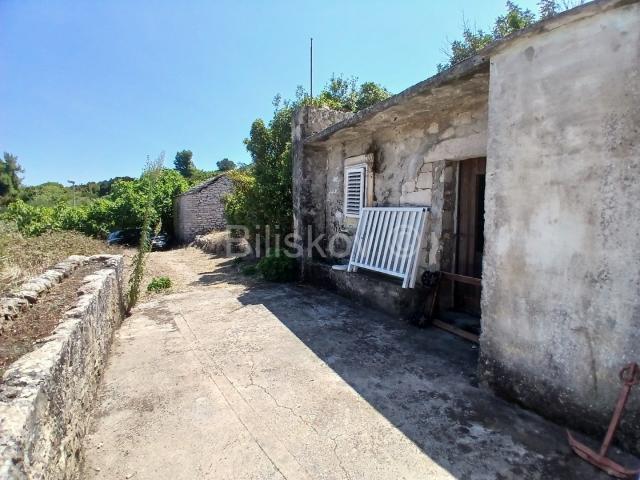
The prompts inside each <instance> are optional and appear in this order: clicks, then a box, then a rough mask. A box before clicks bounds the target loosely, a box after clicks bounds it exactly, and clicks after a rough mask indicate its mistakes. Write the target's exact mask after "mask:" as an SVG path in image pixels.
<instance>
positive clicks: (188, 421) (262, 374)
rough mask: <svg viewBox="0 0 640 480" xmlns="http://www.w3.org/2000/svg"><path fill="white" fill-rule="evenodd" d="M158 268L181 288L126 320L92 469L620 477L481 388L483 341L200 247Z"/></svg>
mask: <svg viewBox="0 0 640 480" xmlns="http://www.w3.org/2000/svg"><path fill="white" fill-rule="evenodd" d="M151 271H152V272H155V271H157V272H160V271H162V272H164V274H167V275H169V276H170V277H172V279H177V283H178V288H177V290H178V292H177V293H173V294H169V295H164V296H157V297H152V298H150V299H148V301H146V302H145V303H144V304H141V305H140V306H139V307H138V308H137V309H136V310H135V313H134V315H132V316H131V317H130V318H128V319H127V320H126V321H125V323H124V324H123V326H122V327H121V329H120V330H119V332H118V334H117V338H116V341H115V344H114V347H113V350H112V353H111V358H110V361H109V365H108V367H107V371H106V373H105V377H104V379H103V384H102V386H101V390H100V393H99V399H98V406H97V408H96V411H95V418H94V422H93V426H92V429H91V432H90V434H89V436H88V438H87V439H86V442H85V452H84V453H85V467H84V473H83V477H82V478H95V479H128V478H134V479H136V480H142V479H154V480H162V479H167V480H168V479H172V480H176V479H190V480H191V479H201V478H202V479H205V478H212V479H213V478H215V479H268V478H274V479H276V478H288V479H295V480H297V479H305V478H310V479H311V478H313V479H368V480H373V479H426V478H428V479H451V478H459V479H512V478H513V479H515V478H518V479H554V478H562V479H574V478H575V479H599V478H603V479H604V478H609V477H607V476H605V475H603V474H600V473H599V472H598V471H596V470H595V469H593V468H592V467H590V466H589V465H587V464H585V463H584V462H582V461H581V460H579V459H578V458H577V457H575V456H574V455H573V454H571V452H570V450H569V448H568V447H567V445H566V437H565V434H564V431H563V430H562V429H561V428H560V427H558V426H556V425H554V424H552V423H549V422H547V421H545V420H543V419H541V418H540V417H538V416H536V415H534V414H532V413H530V412H527V411H525V410H522V409H520V408H518V407H517V406H515V405H512V404H509V403H507V402H504V401H502V400H500V399H497V398H496V397H494V396H493V395H492V394H491V393H490V392H487V391H484V390H482V389H480V388H478V387H477V386H476V384H477V382H476V378H475V364H476V359H477V353H478V352H477V349H476V348H475V347H473V346H472V345H471V344H470V343H467V342H465V341H463V340H461V339H458V338H456V337H453V336H451V335H449V334H446V333H444V332H441V331H438V330H433V329H427V330H419V329H416V328H414V327H411V326H409V325H406V324H403V323H401V322H400V321H398V320H395V319H393V318H390V317H388V316H385V315H383V314H380V313H377V312H375V311H372V310H368V309H366V308H362V307H359V306H357V305H355V304H353V303H351V302H350V301H348V300H345V299H343V298H341V297H338V296H336V295H334V294H332V293H329V292H325V291H322V290H318V289H314V288H310V287H305V286H293V285H274V284H267V283H260V282H255V281H247V280H246V279H244V278H240V277H238V276H237V275H236V274H234V273H233V267H232V266H231V264H230V262H228V261H224V260H216V259H211V258H209V256H207V255H205V254H204V253H201V252H199V251H196V250H194V249H183V250H175V251H171V252H162V253H154V254H153V256H152V258H151Z"/></svg>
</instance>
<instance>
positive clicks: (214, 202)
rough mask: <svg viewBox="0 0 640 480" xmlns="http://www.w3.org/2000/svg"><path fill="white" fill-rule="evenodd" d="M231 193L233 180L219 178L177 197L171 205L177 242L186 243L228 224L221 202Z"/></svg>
mask: <svg viewBox="0 0 640 480" xmlns="http://www.w3.org/2000/svg"><path fill="white" fill-rule="evenodd" d="M232 192H233V182H232V180H231V179H230V178H229V177H228V176H227V175H220V176H219V177H216V178H214V179H212V180H209V181H207V182H205V183H203V184H202V185H198V186H197V187H194V188H192V189H191V190H189V191H187V192H185V193H183V194H182V195H180V196H179V197H178V198H177V199H176V204H175V206H174V211H175V233H176V237H177V240H178V241H179V242H180V243H189V242H192V241H193V240H194V239H195V238H196V235H202V234H205V233H208V232H211V231H213V230H224V229H225V228H226V227H227V221H226V219H225V217H224V205H223V203H222V200H223V198H224V196H225V195H227V194H229V193H232Z"/></svg>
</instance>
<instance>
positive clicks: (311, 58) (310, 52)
mask: <svg viewBox="0 0 640 480" xmlns="http://www.w3.org/2000/svg"><path fill="white" fill-rule="evenodd" d="M309 84H310V85H309V96H310V97H311V99H312V100H313V37H311V47H310V49H309Z"/></svg>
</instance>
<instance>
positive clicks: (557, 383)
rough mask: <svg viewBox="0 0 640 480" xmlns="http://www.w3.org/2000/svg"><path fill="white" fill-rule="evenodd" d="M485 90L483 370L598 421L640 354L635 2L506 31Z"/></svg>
mask: <svg viewBox="0 0 640 480" xmlns="http://www.w3.org/2000/svg"><path fill="white" fill-rule="evenodd" d="M622 5H624V4H622ZM490 92H491V94H490V98H489V105H490V110H489V143H488V159H487V181H486V199H485V205H486V224H485V254H484V267H483V272H484V273H483V277H484V278H483V297H482V324H483V327H482V328H483V332H482V336H481V351H482V362H481V375H482V377H483V378H484V380H485V381H486V382H487V383H488V384H489V385H490V386H491V387H493V388H494V389H495V390H497V391H498V392H500V393H502V394H504V395H507V396H509V397H511V398H515V399H517V400H519V401H520V402H522V403H523V404H525V405H527V406H529V407H531V408H533V409H536V410H537V411H539V412H541V413H542V414H544V415H547V416H550V417H552V418H557V419H560V420H562V421H565V422H568V423H569V424H572V425H574V426H577V427H581V428H583V429H586V430H588V431H593V432H594V433H601V432H602V430H603V429H604V428H605V427H606V425H607V423H608V421H609V417H610V415H611V412H612V409H613V406H614V404H615V401H616V397H617V395H618V393H619V390H620V381H619V380H618V371H619V370H620V368H621V367H622V366H623V365H624V364H625V363H627V362H631V361H639V360H640V240H639V239H640V140H639V139H640V130H639V128H640V127H639V126H640V6H639V4H638V3H631V4H630V3H627V4H626V6H623V7H619V8H616V9H614V10H609V11H607V12H604V13H601V14H599V15H597V16H592V17H590V18H584V19H581V20H579V21H576V22H575V23H572V24H569V25H566V26H564V27H562V28H558V29H556V30H552V31H548V32H546V33H540V34H539V35H536V36H531V37H529V38H522V39H520V40H518V41H516V42H515V43H512V44H510V45H509V47H508V48H507V49H506V50H504V51H503V52H501V53H499V54H497V55H495V56H494V57H492V60H491V85H490ZM619 438H621V439H622V441H623V443H624V445H625V446H627V447H628V448H630V449H632V450H633V451H635V452H636V453H637V452H639V451H640V395H638V392H634V393H633V394H632V396H631V399H630V403H629V404H628V406H627V409H626V413H625V416H624V419H623V421H622V425H621V430H620V435H619Z"/></svg>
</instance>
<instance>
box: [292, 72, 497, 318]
mask: <svg viewBox="0 0 640 480" xmlns="http://www.w3.org/2000/svg"><path fill="white" fill-rule="evenodd" d="M456 95H457V96H458V100H457V102H456V103H455V107H453V108H452V107H448V108H437V109H436V108H433V107H432V106H431V105H429V104H426V105H425V106H424V107H422V108H420V107H419V110H418V112H412V114H411V116H410V118H403V113H405V112H402V111H398V112H396V113H394V115H393V118H395V120H394V121H392V122H391V123H392V124H391V125H389V121H388V115H386V116H382V117H381V118H379V119H377V122H376V124H375V126H372V127H368V128H367V129H363V130H362V131H361V132H358V134H357V135H354V134H349V135H346V134H345V135H344V136H340V135H338V134H336V135H335V138H331V139H330V140H328V141H326V142H318V143H313V142H306V143H305V142H304V141H303V140H302V139H300V138H296V137H295V136H294V152H295V154H294V185H296V184H299V185H298V188H299V190H297V191H296V190H295V189H294V217H295V216H297V217H298V218H299V219H300V221H298V222H297V223H296V233H297V234H298V235H299V236H300V237H301V238H303V239H304V240H305V241H306V239H307V233H306V232H307V229H308V228H309V227H311V228H312V230H313V235H314V236H317V235H324V241H323V242H321V243H320V244H321V245H322V246H323V248H326V247H327V239H329V238H330V237H331V236H332V235H335V234H337V233H341V234H344V235H347V236H348V237H351V238H352V237H353V235H354V234H355V230H356V228H357V219H354V218H350V217H346V216H345V214H344V168H345V163H348V162H349V161H350V159H352V158H354V157H358V156H361V155H367V156H368V158H370V159H371V163H370V165H369V168H370V169H371V171H372V183H373V189H372V190H373V192H372V196H371V199H370V201H369V202H368V204H367V206H429V207H430V211H429V213H428V214H427V224H426V228H425V232H424V237H423V239H422V250H421V253H420V258H419V270H418V275H420V274H421V273H422V272H423V271H424V270H426V269H429V270H440V269H447V268H449V267H450V263H451V256H452V248H453V247H452V235H453V228H454V227H453V218H454V208H455V186H456V161H458V160H464V159H467V158H475V157H482V156H485V155H486V141H487V98H488V73H487V72H485V71H481V72H477V73H476V74H475V75H473V76H472V77H470V78H468V79H467V81H466V82H465V83H464V84H455V85H453V86H450V87H442V88H441V89H440V90H439V92H438V99H437V101H438V103H442V104H443V105H447V104H448V103H449V102H450V101H451V99H452V98H455V97H456ZM417 101H419V100H417ZM434 110H437V113H434ZM318 113H319V114H321V115H322V116H323V118H326V117H327V115H326V113H325V112H323V110H322V109H313V108H309V107H306V108H305V109H304V110H303V111H302V112H299V115H298V116H296V118H295V119H294V132H301V131H308V130H310V129H309V128H308V127H305V124H304V123H300V122H304V121H306V122H307V123H313V122H314V121H315V116H316V115H317V114H318ZM316 123H318V122H317V121H316ZM311 131H312V130H311ZM296 166H297V170H296ZM296 202H297V204H296ZM334 260H336V259H334ZM303 269H304V262H303ZM341 275H347V274H346V273H344V272H341ZM413 304H415V305H416V306H418V303H416V302H413Z"/></svg>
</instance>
